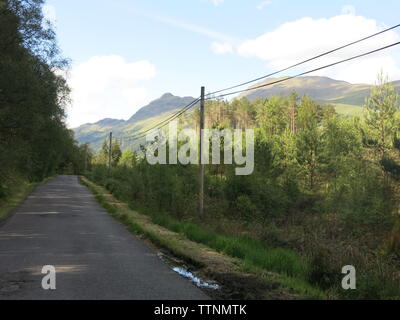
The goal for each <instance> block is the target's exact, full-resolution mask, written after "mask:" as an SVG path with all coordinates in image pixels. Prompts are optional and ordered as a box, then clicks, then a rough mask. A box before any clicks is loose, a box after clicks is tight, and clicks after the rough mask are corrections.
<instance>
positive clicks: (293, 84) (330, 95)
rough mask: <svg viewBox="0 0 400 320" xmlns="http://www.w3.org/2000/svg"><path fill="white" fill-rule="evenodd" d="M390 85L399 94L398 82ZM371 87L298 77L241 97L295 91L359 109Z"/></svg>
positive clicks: (251, 98)
mask: <svg viewBox="0 0 400 320" xmlns="http://www.w3.org/2000/svg"><path fill="white" fill-rule="evenodd" d="M281 79H284V78H268V79H266V80H263V81H261V82H258V83H256V84H255V85H253V86H252V87H251V88H254V87H258V86H261V85H264V84H268V83H272V82H276V81H279V80H281ZM392 84H393V85H394V87H395V88H397V89H398V90H399V92H400V81H395V82H393V83H392ZM371 87H372V86H371V85H368V84H351V83H349V82H346V81H339V80H334V79H330V78H327V77H299V78H294V79H291V80H287V81H284V82H281V83H277V84H273V85H271V86H268V87H265V88H260V89H256V90H254V91H248V92H246V93H244V94H242V95H241V97H246V98H247V99H249V100H255V99H257V98H263V99H265V98H270V97H272V96H280V95H282V96H287V95H289V94H290V93H291V92H292V91H293V90H295V91H296V93H297V94H298V95H299V96H303V95H305V94H307V95H309V96H310V97H311V98H313V99H314V100H316V101H318V102H320V103H331V104H334V105H337V106H343V105H347V106H352V107H355V106H356V107H361V106H362V105H363V104H364V102H365V98H366V97H367V96H368V95H369V93H370V90H371Z"/></svg>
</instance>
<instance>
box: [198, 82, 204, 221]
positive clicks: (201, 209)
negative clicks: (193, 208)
mask: <svg viewBox="0 0 400 320" xmlns="http://www.w3.org/2000/svg"><path fill="white" fill-rule="evenodd" d="M204 93H205V88H204V87H201V99H200V154H199V157H200V192H199V214H200V215H201V216H202V215H203V214H204V169H205V168H204V163H203V151H204V150H203V149H204V144H203V142H204V141H203V140H204V104H205V103H204V100H205V99H204Z"/></svg>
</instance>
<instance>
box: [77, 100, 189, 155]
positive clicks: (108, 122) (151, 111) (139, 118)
mask: <svg viewBox="0 0 400 320" xmlns="http://www.w3.org/2000/svg"><path fill="white" fill-rule="evenodd" d="M193 100H194V98H192V97H178V96H174V95H173V94H171V93H166V94H164V95H163V96H161V97H160V98H159V99H156V100H154V101H152V102H151V103H149V104H148V105H147V106H144V107H142V108H141V109H140V110H139V111H138V112H136V113H135V114H134V115H133V116H132V117H131V118H130V119H129V120H127V121H125V120H117V119H110V118H106V119H103V120H100V121H98V122H96V123H86V124H83V125H81V126H79V127H78V128H75V129H73V131H74V134H75V139H77V140H78V142H79V143H86V142H89V143H90V144H91V147H92V148H93V149H95V150H98V149H99V148H100V147H101V144H102V142H103V141H104V140H105V139H107V137H108V135H109V133H110V132H113V136H114V137H115V138H118V137H119V136H127V135H134V134H135V133H137V132H139V131H140V130H142V129H143V128H148V127H149V126H151V125H153V124H157V123H158V122H160V121H162V120H164V119H165V118H166V117H168V116H169V115H171V114H173V113H174V112H176V111H178V110H180V109H182V108H183V107H184V106H186V105H188V104H189V103H190V102H192V101H193Z"/></svg>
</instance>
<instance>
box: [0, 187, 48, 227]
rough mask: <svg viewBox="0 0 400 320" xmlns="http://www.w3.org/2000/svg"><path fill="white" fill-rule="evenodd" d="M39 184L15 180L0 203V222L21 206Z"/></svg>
mask: <svg viewBox="0 0 400 320" xmlns="http://www.w3.org/2000/svg"><path fill="white" fill-rule="evenodd" d="M47 180H48V179H46V180H44V181H43V182H41V183H44V182H46V181H47ZM41 183H28V182H27V181H24V180H20V179H19V180H17V181H16V182H15V183H14V186H13V187H12V188H11V190H10V191H9V194H8V195H7V196H6V197H5V198H4V199H1V201H0V222H2V221H4V220H5V219H7V218H8V216H9V214H10V213H11V211H12V210H13V209H15V208H16V207H17V206H18V205H19V204H21V203H22V202H23V201H24V200H25V198H26V197H27V196H28V195H29V194H30V193H31V192H32V190H33V189H34V188H35V187H36V186H37V185H39V184H41Z"/></svg>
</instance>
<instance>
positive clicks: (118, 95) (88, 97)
mask: <svg viewBox="0 0 400 320" xmlns="http://www.w3.org/2000/svg"><path fill="white" fill-rule="evenodd" d="M398 12H400V1H398V0H384V1H377V0H348V1H346V0H343V1H342V0H330V1H321V0H303V1H298V0H279V1H278V0H271V1H263V0H246V1H244V0H168V1H165V0H152V1H144V0H84V1H82V0H47V1H46V4H45V7H44V13H45V15H46V17H47V18H49V19H51V20H52V21H53V23H54V25H55V29H56V32H57V36H58V42H59V46H60V47H61V50H62V51H63V54H64V56H66V57H67V58H69V59H71V68H70V70H69V71H68V83H69V85H70V87H71V89H72V94H71V98H72V103H71V105H70V106H68V108H67V116H68V117H67V124H68V126H69V127H71V128H74V127H77V126H79V125H82V124H84V123H94V122H97V121H99V120H101V119H103V118H115V119H125V120H126V119H128V118H130V117H131V116H132V115H133V114H134V113H135V112H136V111H138V110H139V109H140V108H141V107H143V106H145V105H146V104H148V103H149V102H151V101H152V100H154V99H157V98H159V97H160V96H162V95H163V94H164V93H167V92H170V93H172V94H174V95H178V96H193V97H198V96H199V95H200V87H201V86H205V87H206V91H207V92H212V91H216V90H219V89H222V88H225V87H229V86H232V85H235V84H238V83H241V82H244V81H247V80H251V79H253V78H257V77H260V76H263V75H265V74H268V73H271V72H273V71H276V70H278V69H281V68H283V67H286V66H288V65H291V64H293V63H296V62H299V61H302V60H305V59H307V58H310V57H312V56H314V55H317V54H320V53H322V52H325V51H328V50H330V49H333V48H335V47H338V46H341V45H343V44H346V43H348V42H351V41H354V40H358V39H360V38H363V37H365V36H368V35H370V34H373V33H376V32H378V31H381V30H383V29H385V28H388V27H391V26H394V25H396V24H399V23H400V20H399V17H398ZM399 39H400V28H398V29H395V30H393V31H390V32H387V33H385V34H384V35H381V36H379V37H376V38H374V39H370V40H368V41H365V42H363V43H362V44H359V45H356V46H353V47H350V48H347V49H344V50H342V51H339V52H336V53H334V54H332V55H329V56H327V57H324V58H321V59H318V60H316V61H314V62H311V63H308V64H306V65H303V66H301V67H297V68H294V69H292V70H290V71H287V72H285V73H282V74H281V75H279V76H291V75H295V74H298V73H300V72H304V71H307V70H311V69H314V68H317V67H320V66H323V65H325V64H329V63H332V62H336V61H339V60H342V59H345V58H348V57H351V56H354V55H357V54H360V53H363V52H367V51H371V50H373V49H376V48H379V47H383V46H386V45H388V44H391V43H394V42H397V41H400V40H399ZM380 70H383V71H384V72H385V73H386V74H387V75H388V76H389V79H391V80H399V79H400V46H396V47H394V48H392V49H389V50H386V51H383V52H380V53H377V54H374V55H371V56H368V57H365V58H362V59H357V60H355V61H353V62H348V63H345V64H342V65H338V66H335V67H333V68H329V69H326V70H322V71H319V72H316V73H313V74H311V75H316V76H328V77H331V78H334V79H338V80H345V81H348V82H351V83H369V84H373V83H374V82H375V80H376V76H377V73H378V72H379V71H380Z"/></svg>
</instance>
